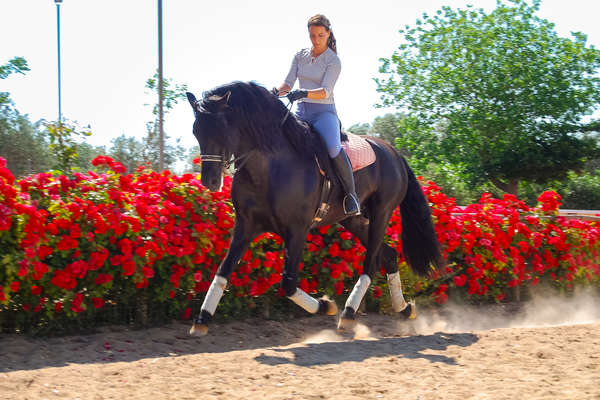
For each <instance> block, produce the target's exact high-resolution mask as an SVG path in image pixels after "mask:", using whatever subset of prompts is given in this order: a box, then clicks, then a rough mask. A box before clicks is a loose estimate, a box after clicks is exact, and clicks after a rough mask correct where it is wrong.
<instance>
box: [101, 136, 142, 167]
mask: <svg viewBox="0 0 600 400" xmlns="http://www.w3.org/2000/svg"><path fill="white" fill-rule="evenodd" d="M111 143H112V147H111V148H110V151H109V153H108V155H109V156H111V157H112V158H114V159H115V160H117V161H119V162H120V163H122V164H123V165H124V166H125V168H127V173H132V172H134V171H135V170H136V168H137V167H138V166H139V165H141V164H143V162H144V161H143V155H144V154H143V153H144V144H143V143H142V142H139V141H138V140H137V139H136V138H134V137H130V136H125V135H124V134H123V135H121V136H119V137H117V138H115V139H113V140H112V141H111Z"/></svg>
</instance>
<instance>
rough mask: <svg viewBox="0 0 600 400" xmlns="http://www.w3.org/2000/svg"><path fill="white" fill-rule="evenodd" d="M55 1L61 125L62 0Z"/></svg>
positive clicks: (59, 119)
mask: <svg viewBox="0 0 600 400" xmlns="http://www.w3.org/2000/svg"><path fill="white" fill-rule="evenodd" d="M54 2H55V3H56V43H57V52H58V125H59V126H60V125H62V105H61V77H60V76H61V72H60V4H61V3H62V0H54Z"/></svg>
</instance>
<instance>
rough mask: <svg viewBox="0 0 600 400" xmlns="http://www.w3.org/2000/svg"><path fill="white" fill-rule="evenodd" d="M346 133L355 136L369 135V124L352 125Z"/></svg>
mask: <svg viewBox="0 0 600 400" xmlns="http://www.w3.org/2000/svg"><path fill="white" fill-rule="evenodd" d="M348 132H350V133H353V134H355V135H369V134H370V133H371V124H368V123H365V124H361V123H358V124H354V125H352V126H351V127H350V128H348Z"/></svg>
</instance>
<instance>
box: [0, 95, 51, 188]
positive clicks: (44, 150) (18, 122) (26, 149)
mask: <svg viewBox="0 0 600 400" xmlns="http://www.w3.org/2000/svg"><path fill="white" fill-rule="evenodd" d="M0 157H3V158H4V159H6V163H7V167H8V169H10V171H11V172H12V173H13V175H15V176H17V177H21V176H25V175H30V174H33V173H36V172H42V171H47V170H48V169H50V167H51V166H52V164H53V160H52V156H51V154H50V152H49V151H48V143H47V142H46V140H45V138H44V135H43V134H42V133H41V132H40V130H39V123H32V122H30V121H29V119H28V118H27V116H26V115H21V114H20V113H19V112H18V111H17V110H15V109H13V108H12V107H9V106H7V105H4V106H0Z"/></svg>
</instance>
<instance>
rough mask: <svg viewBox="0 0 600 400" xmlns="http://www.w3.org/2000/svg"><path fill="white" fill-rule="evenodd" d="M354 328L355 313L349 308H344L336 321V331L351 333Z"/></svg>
mask: <svg viewBox="0 0 600 400" xmlns="http://www.w3.org/2000/svg"><path fill="white" fill-rule="evenodd" d="M355 327H356V312H355V311H354V310H353V309H352V308H350V307H346V308H345V309H344V311H343V312H342V315H341V316H340V320H339V321H338V326H337V329H338V331H340V332H343V331H351V330H354V328H355Z"/></svg>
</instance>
